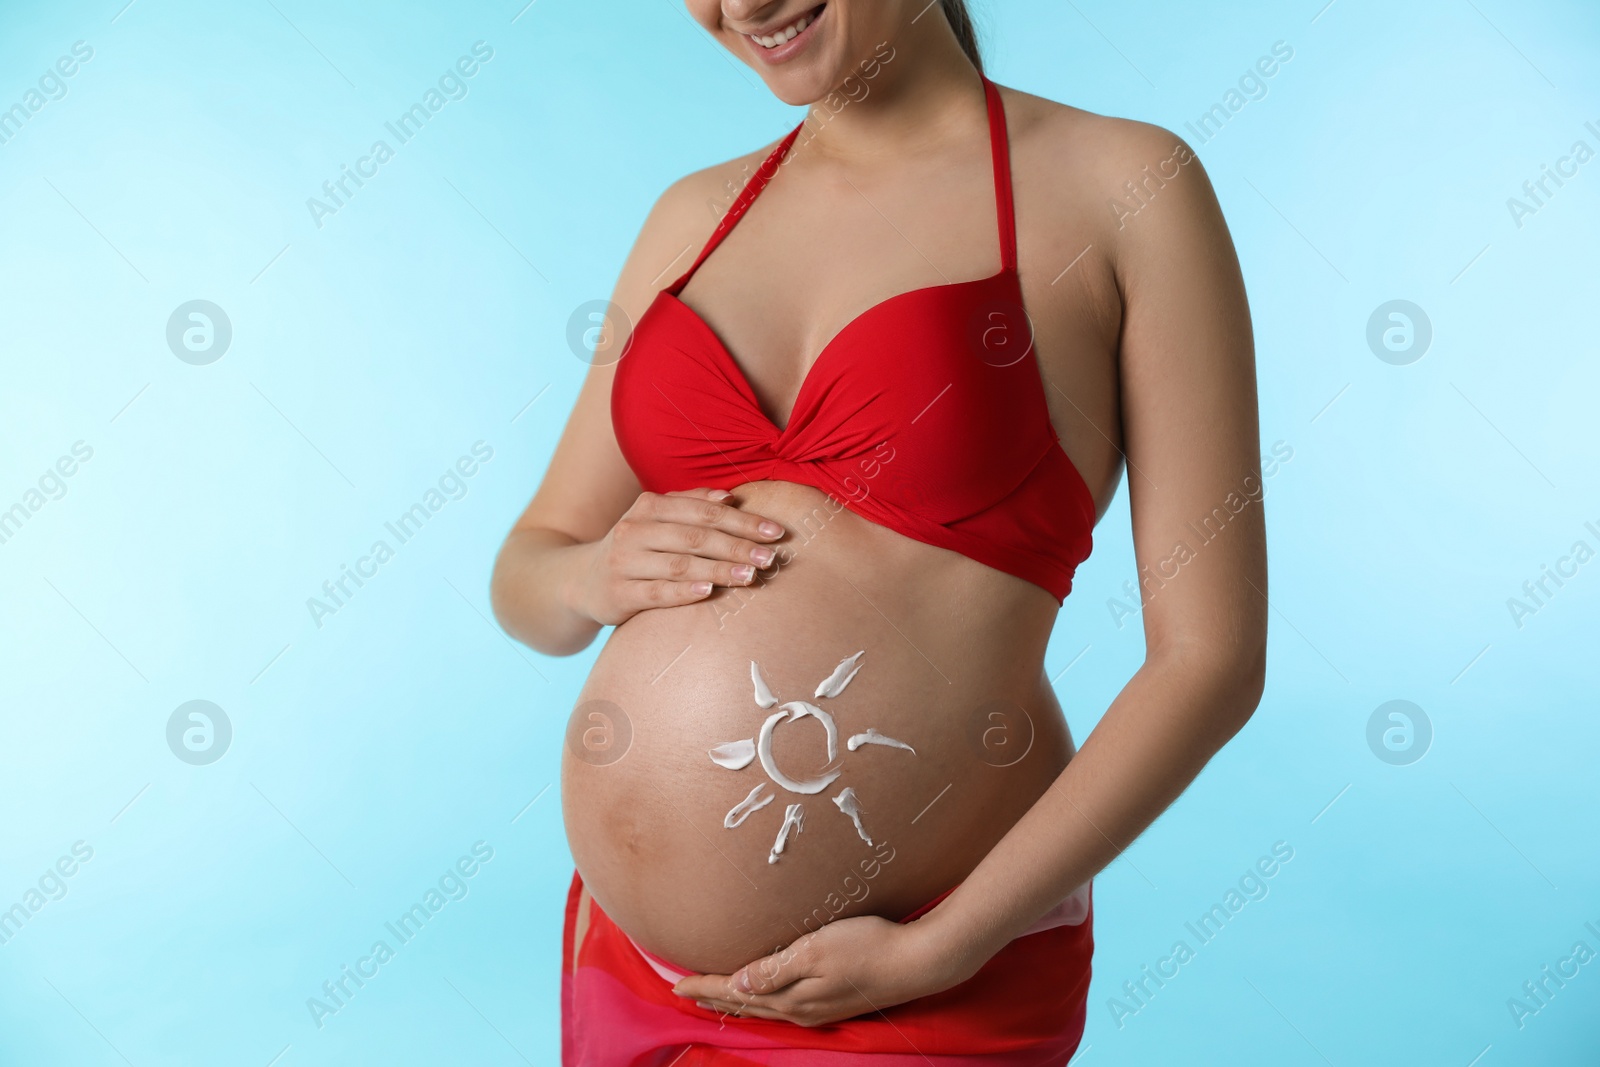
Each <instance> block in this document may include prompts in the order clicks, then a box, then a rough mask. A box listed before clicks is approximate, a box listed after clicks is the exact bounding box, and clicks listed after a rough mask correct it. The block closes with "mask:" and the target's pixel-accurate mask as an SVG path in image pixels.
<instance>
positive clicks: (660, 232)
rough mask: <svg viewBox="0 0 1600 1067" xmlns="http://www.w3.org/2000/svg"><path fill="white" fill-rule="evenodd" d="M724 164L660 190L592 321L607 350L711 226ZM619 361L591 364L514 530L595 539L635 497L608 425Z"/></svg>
mask: <svg viewBox="0 0 1600 1067" xmlns="http://www.w3.org/2000/svg"><path fill="white" fill-rule="evenodd" d="M728 166H729V164H723V165H722V166H719V167H713V168H710V169H708V170H704V171H699V172H696V173H694V174H691V175H689V176H688V177H685V178H682V179H680V180H679V181H677V182H675V183H673V184H672V185H671V186H670V187H668V188H667V189H666V191H664V192H663V193H662V194H661V196H660V198H659V199H658V200H657V201H656V203H655V205H654V206H653V207H652V208H651V209H650V213H649V215H648V216H647V218H646V219H645V222H644V225H643V226H642V227H641V228H640V231H639V236H638V238H637V239H636V240H635V242H634V245H633V248H632V249H631V250H630V251H629V253H628V257H627V259H626V260H625V262H624V263H623V267H622V271H621V273H620V274H619V276H618V278H617V284H616V288H615V290H614V291H613V293H612V296H611V303H612V305H613V310H612V313H611V315H609V316H607V317H606V318H605V320H604V321H602V319H601V317H600V315H599V314H598V313H597V314H596V315H595V316H594V318H593V320H592V326H593V328H595V329H600V330H604V331H606V332H605V333H604V334H601V335H600V336H601V338H602V342H603V343H608V346H609V347H610V348H611V350H613V351H624V349H622V347H621V345H622V343H623V342H624V340H625V339H626V338H627V337H628V336H629V334H630V332H631V330H632V328H633V324H634V323H636V322H638V321H639V318H640V316H642V315H643V314H644V312H645V309H646V308H648V307H649V306H650V303H651V301H652V300H654V299H655V296H656V293H657V291H658V290H660V289H661V288H662V287H664V286H665V285H667V284H670V283H671V282H672V280H673V279H674V278H676V277H677V275H678V274H680V273H682V272H683V271H684V270H686V269H687V268H688V265H689V264H690V263H691V262H693V257H694V255H695V253H696V252H697V250H698V249H699V248H700V246H701V244H702V243H703V242H704V241H705V239H706V238H707V237H708V236H709V235H710V232H711V230H712V229H713V228H714V227H715V225H716V221H717V218H716V215H715V214H714V213H713V212H712V211H709V210H707V205H708V204H713V205H714V204H715V203H716V201H715V199H714V198H713V197H714V190H716V189H717V188H718V186H719V185H720V183H721V182H722V180H723V176H722V174H721V172H722V171H723V170H725V169H726V168H727V167H728ZM617 366H618V361H616V360H614V359H613V360H612V361H610V362H600V361H598V360H597V361H596V362H595V363H593V364H591V365H590V367H589V369H588V370H587V372H586V373H585V375H584V380H583V385H582V387H581V388H580V389H579V391H578V397H577V400H576V402H575V403H574V404H573V407H572V412H571V414H570V415H569V416H568V418H567V423H566V427H565V428H564V429H563V430H562V433H561V437H560V440H559V441H558V442H557V443H556V448H555V452H554V454H553V455H552V457H551V459H550V465H549V467H548V468H547V469H546V471H545V474H544V478H543V479H542V480H541V481H540V483H539V488H538V491H537V492H536V493H535V494H534V496H533V499H532V501H531V502H530V503H529V504H528V507H527V509H526V510H524V511H523V513H522V515H521V516H520V517H519V518H518V519H517V522H516V524H515V525H514V526H513V532H515V531H516V530H521V529H526V528H541V529H550V530H557V531H559V532H561V533H563V534H565V535H567V536H569V537H571V538H573V539H574V540H576V541H596V540H599V539H600V538H601V537H603V536H605V533H606V531H607V530H609V529H610V528H611V527H612V526H613V525H614V524H615V523H616V521H617V519H618V518H620V517H621V516H622V514H623V512H625V511H626V510H627V509H628V507H629V506H630V505H631V504H632V503H633V501H634V499H635V498H636V497H637V496H638V495H639V492H640V488H641V487H640V485H639V482H638V479H637V478H635V477H634V474H633V471H632V469H630V468H629V466H628V464H627V461H626V460H625V459H624V458H623V456H622V451H621V449H620V448H619V447H618V445H617V438H616V434H615V433H614V432H613V430H612V426H611V383H612V380H613V378H614V377H615V375H616V371H617Z"/></svg>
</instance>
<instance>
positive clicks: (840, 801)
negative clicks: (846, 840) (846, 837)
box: [833, 786, 872, 845]
mask: <svg viewBox="0 0 1600 1067" xmlns="http://www.w3.org/2000/svg"><path fill="white" fill-rule="evenodd" d="M833 802H834V803H835V804H837V805H839V810H840V811H842V812H844V813H845V814H846V815H848V816H850V821H851V822H853V823H855V824H856V833H858V834H860V835H861V840H863V841H865V842H866V843H867V844H869V845H870V844H872V835H871V834H869V833H867V831H866V828H865V827H863V826H862V825H861V798H859V797H857V796H856V791H855V790H854V789H851V788H850V787H849V786H845V787H844V792H842V793H840V794H839V795H838V796H836V797H834V798H833Z"/></svg>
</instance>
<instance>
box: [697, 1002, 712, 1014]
mask: <svg viewBox="0 0 1600 1067" xmlns="http://www.w3.org/2000/svg"><path fill="white" fill-rule="evenodd" d="M694 1006H695V1007H697V1008H704V1009H705V1010H706V1011H710V1010H711V1004H710V1002H709V1001H704V1000H697V1001H695V1002H694Z"/></svg>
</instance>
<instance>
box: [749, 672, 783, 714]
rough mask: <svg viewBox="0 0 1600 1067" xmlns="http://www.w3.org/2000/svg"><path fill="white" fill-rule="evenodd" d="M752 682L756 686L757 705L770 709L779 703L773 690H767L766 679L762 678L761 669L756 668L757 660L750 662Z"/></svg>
mask: <svg viewBox="0 0 1600 1067" xmlns="http://www.w3.org/2000/svg"><path fill="white" fill-rule="evenodd" d="M750 680H751V681H752V682H754V683H755V685H756V703H757V704H759V705H761V706H762V707H764V708H770V707H772V705H774V704H776V703H777V702H778V698H777V697H775V696H773V695H772V690H770V689H768V688H767V682H766V679H765V678H762V677H761V668H760V667H757V666H756V661H755V660H751V661H750Z"/></svg>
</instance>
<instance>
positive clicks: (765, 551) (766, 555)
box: [750, 548, 777, 567]
mask: <svg viewBox="0 0 1600 1067" xmlns="http://www.w3.org/2000/svg"><path fill="white" fill-rule="evenodd" d="M776 554H777V553H775V552H773V551H772V549H770V548H754V549H751V550H750V558H751V559H753V560H755V561H756V564H757V565H758V566H761V567H765V566H766V565H767V564H769V563H771V562H772V557H773V556H775V555H776Z"/></svg>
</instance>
